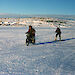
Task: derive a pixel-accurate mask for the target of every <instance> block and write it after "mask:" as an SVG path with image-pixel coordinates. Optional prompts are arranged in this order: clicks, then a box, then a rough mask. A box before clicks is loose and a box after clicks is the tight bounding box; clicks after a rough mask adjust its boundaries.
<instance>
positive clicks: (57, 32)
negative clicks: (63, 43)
mask: <svg viewBox="0 0 75 75" xmlns="http://www.w3.org/2000/svg"><path fill="white" fill-rule="evenodd" d="M55 32H56V36H55V40H57V36H58V35H59V40H61V30H60V28H59V27H57V29H56V31H55Z"/></svg>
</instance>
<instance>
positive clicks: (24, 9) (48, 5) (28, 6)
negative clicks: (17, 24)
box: [0, 0, 75, 15]
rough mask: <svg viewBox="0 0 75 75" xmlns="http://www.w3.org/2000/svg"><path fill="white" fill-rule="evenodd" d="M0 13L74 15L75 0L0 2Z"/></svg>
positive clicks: (2, 0) (15, 0)
mask: <svg viewBox="0 0 75 75" xmlns="http://www.w3.org/2000/svg"><path fill="white" fill-rule="evenodd" d="M0 13H9V14H30V15H32V14H42V15H43V14H55V15H56V14H61V15H75V0H0Z"/></svg>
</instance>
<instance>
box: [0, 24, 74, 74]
mask: <svg viewBox="0 0 75 75" xmlns="http://www.w3.org/2000/svg"><path fill="white" fill-rule="evenodd" d="M55 29H56V28H51V27H35V30H36V43H39V42H47V41H53V40H54V38H55ZM27 30H28V27H0V75H75V39H72V40H67V41H60V42H56V43H51V44H44V45H32V44H30V45H29V46H26V44H25V39H26V35H25V32H26V31H27ZM61 31H62V39H68V38H75V26H74V25H72V27H70V28H61Z"/></svg>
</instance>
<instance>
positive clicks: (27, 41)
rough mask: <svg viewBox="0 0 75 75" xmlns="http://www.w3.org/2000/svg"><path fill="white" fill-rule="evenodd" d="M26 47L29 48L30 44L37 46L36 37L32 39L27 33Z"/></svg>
mask: <svg viewBox="0 0 75 75" xmlns="http://www.w3.org/2000/svg"><path fill="white" fill-rule="evenodd" d="M26 37H27V38H26V45H27V46H29V44H30V43H32V44H35V37H32V36H31V35H30V34H29V33H26Z"/></svg>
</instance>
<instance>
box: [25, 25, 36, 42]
mask: <svg viewBox="0 0 75 75" xmlns="http://www.w3.org/2000/svg"><path fill="white" fill-rule="evenodd" d="M35 32H36V31H35V29H34V28H33V27H32V26H31V25H30V26H29V29H28V31H27V32H26V34H28V39H31V41H32V42H33V43H35Z"/></svg>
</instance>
